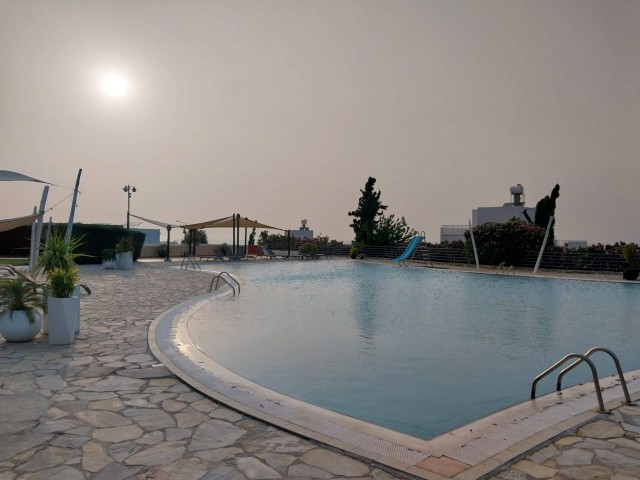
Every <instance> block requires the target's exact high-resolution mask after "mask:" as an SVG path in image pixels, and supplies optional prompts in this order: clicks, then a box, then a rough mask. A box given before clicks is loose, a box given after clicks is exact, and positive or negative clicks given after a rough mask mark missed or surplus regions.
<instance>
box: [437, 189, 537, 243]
mask: <svg viewBox="0 0 640 480" xmlns="http://www.w3.org/2000/svg"><path fill="white" fill-rule="evenodd" d="M509 193H510V194H511V202H509V203H505V204H503V205H502V206H501V207H478V208H474V209H473V210H472V211H471V225H472V226H473V227H477V226H478V225H482V224H483V223H487V222H499V223H503V222H507V221H509V220H511V219H512V218H514V217H515V218H518V219H520V220H526V217H525V216H524V212H525V211H526V212H527V215H529V218H530V219H531V220H533V219H534V218H535V216H536V209H535V208H526V207H525V206H524V187H523V186H522V185H520V184H519V183H518V184H517V185H515V186H513V187H511V188H510V189H509ZM466 230H469V226H468V225H443V226H442V227H440V241H441V242H444V241H448V242H453V241H455V240H463V241H464V232H465V231H466Z"/></svg>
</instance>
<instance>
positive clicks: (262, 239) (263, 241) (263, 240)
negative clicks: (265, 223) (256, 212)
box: [258, 230, 269, 246]
mask: <svg viewBox="0 0 640 480" xmlns="http://www.w3.org/2000/svg"><path fill="white" fill-rule="evenodd" d="M268 244H269V232H267V231H266V230H262V231H261V232H260V235H259V236H258V245H262V246H267V245H268Z"/></svg>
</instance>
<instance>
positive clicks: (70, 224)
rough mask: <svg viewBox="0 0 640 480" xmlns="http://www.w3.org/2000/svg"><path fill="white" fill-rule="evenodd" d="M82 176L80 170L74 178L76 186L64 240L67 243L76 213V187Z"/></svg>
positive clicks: (78, 185)
mask: <svg viewBox="0 0 640 480" xmlns="http://www.w3.org/2000/svg"><path fill="white" fill-rule="evenodd" d="M81 175H82V169H79V170H78V177H77V178H76V186H75V188H74V189H73V200H72V201H71V211H70V212H69V223H68V224H67V235H66V237H65V240H66V241H67V243H69V240H71V231H72V230H73V217H74V216H75V213H76V202H77V200H78V187H80V176H81Z"/></svg>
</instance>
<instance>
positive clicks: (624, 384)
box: [556, 347, 635, 405]
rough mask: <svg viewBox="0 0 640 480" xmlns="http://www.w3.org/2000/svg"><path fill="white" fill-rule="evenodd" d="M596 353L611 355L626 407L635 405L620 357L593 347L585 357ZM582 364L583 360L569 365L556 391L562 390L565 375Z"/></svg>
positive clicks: (560, 376)
mask: <svg viewBox="0 0 640 480" xmlns="http://www.w3.org/2000/svg"><path fill="white" fill-rule="evenodd" d="M595 352H604V353H608V354H609V356H610V357H611V359H612V360H613V363H614V364H615V366H616V371H617V372H618V379H619V380H620V386H621V387H622V391H623V393H624V399H625V401H624V403H625V405H635V403H634V402H632V401H631V396H630V395H629V390H628V389H627V382H626V381H625V379H624V375H623V373H622V367H621V366H620V360H619V359H618V356H617V355H616V354H615V353H613V352H612V351H611V350H609V349H608V348H605V347H593V348H591V349H590V350H588V351H587V352H585V353H584V356H585V357H590V356H591V355H592V354H593V353H595ZM581 362H582V360H576V361H575V362H574V363H572V364H571V365H569V366H568V367H567V368H565V369H564V370H562V371H561V372H560V375H558V382H557V383H556V390H557V391H558V392H559V391H560V390H562V377H564V375H565V374H567V373H569V372H570V371H571V370H573V369H574V368H575V367H577V366H578V365H579V364H580V363H581Z"/></svg>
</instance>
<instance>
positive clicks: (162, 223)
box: [129, 213, 182, 228]
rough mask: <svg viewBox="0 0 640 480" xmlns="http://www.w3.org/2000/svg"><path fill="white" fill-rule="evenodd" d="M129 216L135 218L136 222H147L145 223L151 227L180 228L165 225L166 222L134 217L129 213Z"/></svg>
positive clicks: (168, 224)
mask: <svg viewBox="0 0 640 480" xmlns="http://www.w3.org/2000/svg"><path fill="white" fill-rule="evenodd" d="M129 216H131V217H133V218H137V219H138V220H142V221H143V222H147V223H151V224H153V225H157V226H158V227H164V228H167V227H171V228H178V227H182V225H173V224H171V223H166V222H161V221H159V220H151V219H148V218H144V217H139V216H138V215H134V214H133V213H130V214H129Z"/></svg>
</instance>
